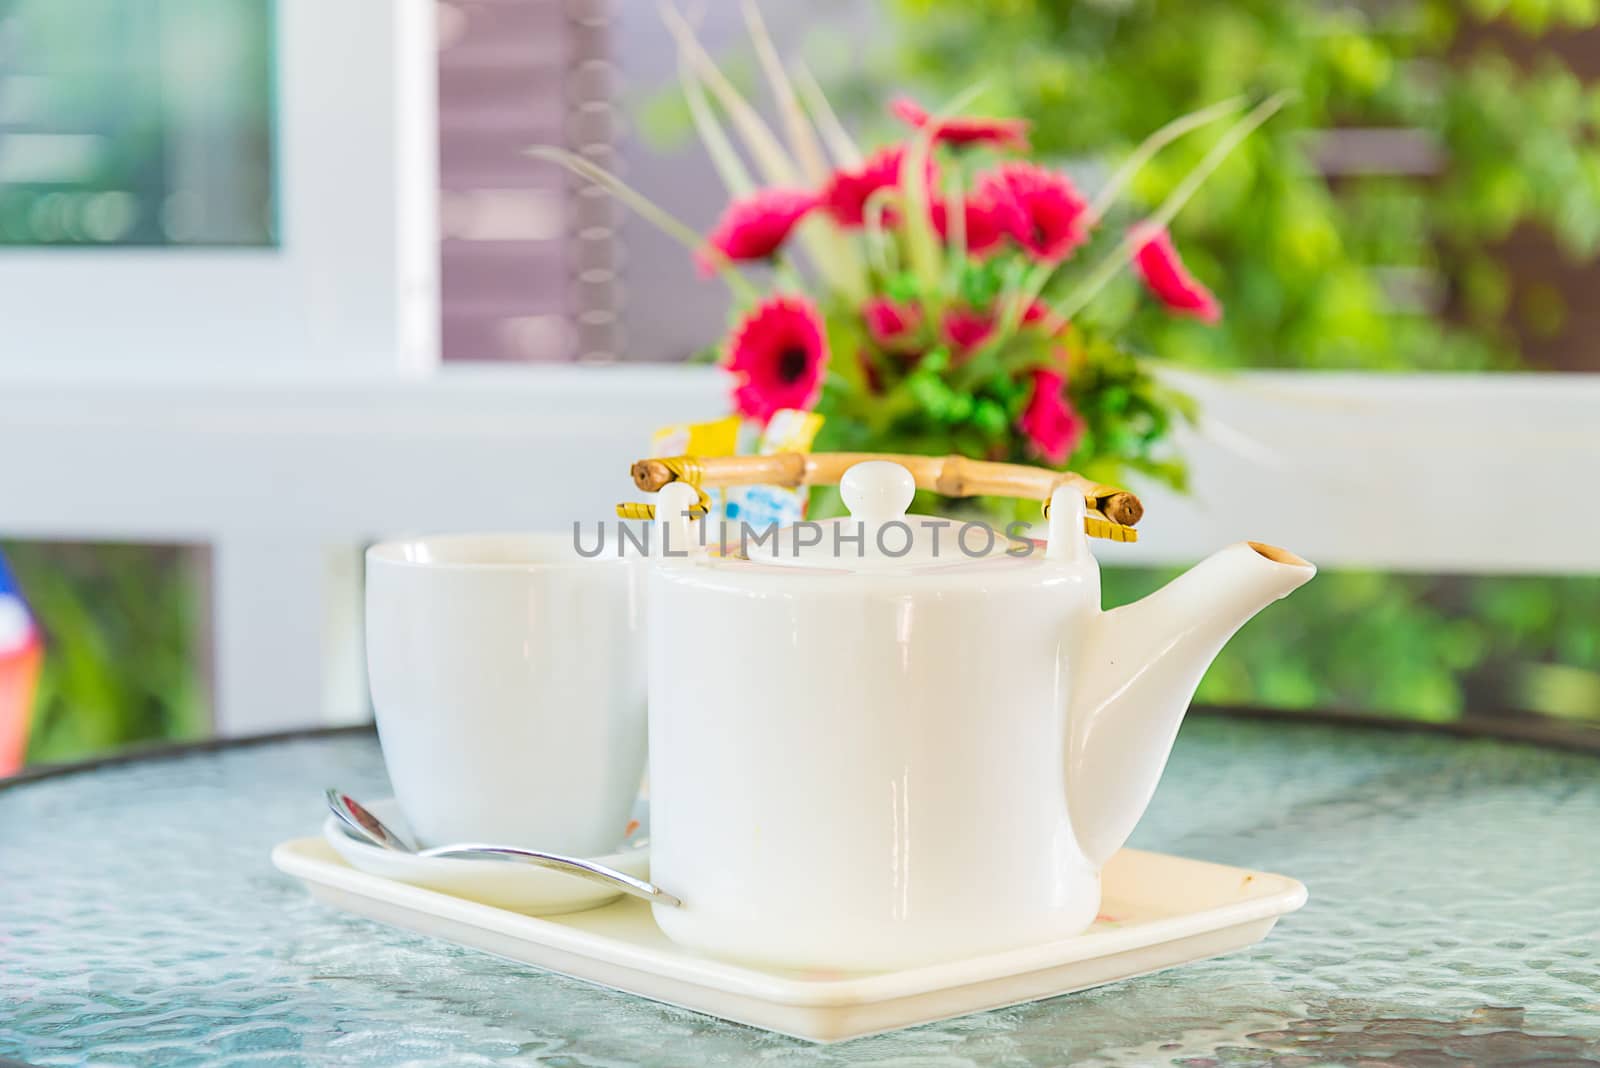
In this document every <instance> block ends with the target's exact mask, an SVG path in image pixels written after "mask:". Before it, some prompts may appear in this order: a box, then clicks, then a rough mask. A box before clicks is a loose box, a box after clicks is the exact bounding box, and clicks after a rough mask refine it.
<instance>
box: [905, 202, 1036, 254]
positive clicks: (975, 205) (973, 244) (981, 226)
mask: <svg viewBox="0 0 1600 1068" xmlns="http://www.w3.org/2000/svg"><path fill="white" fill-rule="evenodd" d="M962 207H963V208H964V209H965V210H964V211H963V212H962V217H963V219H964V220H965V222H966V240H967V252H968V253H969V254H971V255H973V256H984V255H987V254H988V253H990V252H993V251H995V250H996V249H997V248H999V247H1000V244H1001V242H1003V241H1004V240H1005V239H1006V238H1007V237H1009V236H1011V235H1012V234H1014V233H1016V232H1017V231H1018V230H1020V229H1021V228H1022V227H1023V226H1024V225H1026V220H1024V218H1023V216H1022V210H1021V209H1020V208H1019V207H1018V206H1017V202H1016V200H1015V199H1013V198H1012V197H1011V196H1009V195H1000V196H997V195H995V192H994V191H993V190H990V191H987V192H984V193H974V194H973V195H972V196H970V197H967V198H966V200H965V202H964V203H963V204H962ZM929 210H930V213H931V214H932V216H933V228H934V230H935V231H937V232H938V234H939V237H940V239H941V240H946V241H948V240H949V238H950V220H949V214H950V212H949V208H948V207H947V206H946V203H945V202H944V201H943V200H938V201H935V202H934V203H933V204H932V205H931V206H930V209H929Z"/></svg>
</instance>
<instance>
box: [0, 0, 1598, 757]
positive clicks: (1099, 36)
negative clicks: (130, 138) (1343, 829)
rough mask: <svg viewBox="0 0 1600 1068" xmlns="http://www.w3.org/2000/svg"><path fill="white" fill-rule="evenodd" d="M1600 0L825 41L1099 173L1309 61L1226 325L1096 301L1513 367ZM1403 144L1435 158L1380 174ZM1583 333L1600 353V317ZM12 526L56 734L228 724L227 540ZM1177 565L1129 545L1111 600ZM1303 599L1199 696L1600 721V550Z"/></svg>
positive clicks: (1118, 309) (872, 75)
mask: <svg viewBox="0 0 1600 1068" xmlns="http://www.w3.org/2000/svg"><path fill="white" fill-rule="evenodd" d="M49 2H50V3H52V4H53V3H54V0H49ZM190 2H191V3H193V0H190ZM15 7H16V0H8V2H6V3H0V13H3V12H6V11H9V10H12V9H14V8H15ZM175 9H176V8H175ZM1597 18H1600V0H1457V2H1452V0H1415V2H1410V3H1383V4H1375V3H1374V4H1344V5H1320V4H1301V3H1282V2H1279V0H884V3H883V6H882V8H881V21H882V23H883V29H885V30H886V31H887V32H884V33H879V34H876V35H875V37H876V39H877V40H878V41H879V43H878V45H876V46H875V47H874V49H873V50H872V55H871V56H870V59H869V61H868V62H866V63H863V64H860V65H859V66H858V67H857V68H856V69H855V70H854V71H852V72H839V71H834V72H832V76H831V77H830V76H829V75H830V72H829V71H828V69H827V66H826V64H825V63H821V62H817V63H815V66H816V67H817V68H818V70H819V73H822V74H823V75H824V77H825V78H826V79H827V80H828V81H829V83H830V94H831V95H833V96H834V98H835V102H836V103H838V104H841V105H845V106H848V105H849V104H850V103H851V102H852V101H853V102H854V109H853V110H854V112H855V114H856V116H857V118H858V119H860V120H862V121H863V122H866V121H869V120H868V116H869V115H870V116H871V117H872V120H874V121H879V122H883V121H885V120H883V118H882V105H883V102H884V100H885V99H886V96H887V93H888V92H889V91H891V90H898V89H901V88H904V87H911V88H913V89H915V90H916V91H917V92H918V93H919V94H920V95H922V96H924V97H925V99H926V102H928V103H930V104H938V103H939V102H941V101H943V100H946V99H949V98H950V97H952V96H954V95H955V94H957V93H958V92H960V91H962V90H964V89H966V88H967V87H969V86H971V85H974V84H980V83H981V85H982V86H983V95H982V97H981V98H980V101H979V103H978V104H977V105H975V106H974V109H975V110H982V111H987V112H992V113H995V114H1020V115H1023V116H1026V117H1028V118H1029V119H1031V120H1032V121H1033V123H1034V141H1035V144H1036V145H1037V147H1038V148H1039V149H1040V150H1041V152H1042V153H1044V154H1045V155H1046V156H1047V157H1054V158H1056V159H1057V160H1058V161H1061V162H1063V163H1065V164H1067V165H1069V166H1071V167H1072V168H1073V169H1074V170H1079V169H1084V170H1087V171H1088V172H1090V173H1093V172H1094V170H1095V168H1097V167H1098V168H1101V169H1102V170H1103V169H1104V168H1105V167H1107V166H1113V165H1115V163H1116V161H1117V160H1118V159H1119V158H1120V157H1121V156H1122V155H1123V154H1125V153H1126V152H1128V151H1130V150H1131V149H1132V147H1133V146H1134V145H1135V144H1137V142H1138V141H1139V140H1140V139H1141V138H1142V137H1143V136H1144V135H1145V134H1147V133H1149V132H1150V131H1151V130H1153V129H1155V128H1156V127H1158V126H1160V125H1161V124H1162V123H1163V122H1165V121H1167V120H1168V119H1170V118H1172V117H1173V116H1175V115H1178V114H1180V113H1183V112H1185V111H1189V110H1192V109H1194V108H1196V107H1199V106H1203V105H1205V104H1207V103H1210V102H1213V101H1215V100H1219V99H1222V98H1224V97H1227V96H1230V95H1232V94H1235V93H1239V92H1246V93H1252V94H1259V93H1262V92H1266V91H1271V90H1276V89H1279V88H1283V87H1294V88H1296V89H1297V90H1298V91H1299V94H1300V96H1299V100H1298V102H1297V103H1296V104H1295V105H1294V106H1293V107H1292V108H1290V109H1289V110H1288V111H1287V112H1286V113H1284V114H1283V115H1280V116H1278V117H1277V118H1276V119H1274V120H1273V122H1272V123H1271V124H1269V126H1268V127H1267V128H1266V130H1265V131H1264V132H1263V134H1261V135H1259V136H1257V137H1255V138H1252V139H1251V140H1250V141H1249V142H1248V143H1247V144H1246V145H1245V147H1244V148H1243V149H1242V150H1241V151H1240V153H1239V154H1238V155H1237V156H1236V157H1235V158H1234V159H1233V160H1232V161H1230V164H1229V165H1228V166H1227V167H1225V168H1224V169H1223V171H1222V172H1220V173H1219V174H1218V175H1217V176H1216V178H1215V179H1214V180H1213V181H1211V182H1210V183H1208V184H1207V186H1206V187H1205V189H1204V190H1203V191H1202V192H1201V194H1200V196H1199V197H1198V198H1196V200H1195V201H1194V202H1193V203H1192V204H1191V205H1190V207H1189V208H1188V209H1187V210H1186V211H1185V212H1184V213H1183V214H1182V215H1181V216H1180V217H1179V219H1178V221H1177V223H1176V224H1175V226H1174V228H1173V229H1174V234H1175V237H1176V240H1177V243H1178V245H1179V247H1180V248H1182V250H1183V253H1184V256H1185V258H1186V260H1187V261H1188V262H1189V264H1190V266H1191V267H1193V268H1194V270H1195V271H1196V272H1197V273H1198V274H1199V275H1200V276H1201V277H1202V278H1203V279H1205V280H1206V281H1207V282H1209V283H1211V284H1212V286H1213V288H1214V289H1215V290H1216V291H1217V292H1218V294H1219V296H1221V297H1222V299H1223V301H1224V303H1225V304H1226V306H1227V315H1226V318H1225V319H1224V322H1223V325H1222V328H1221V329H1218V330H1211V329H1206V328H1202V327H1197V326H1194V325H1192V324H1190V323H1187V322H1185V321H1182V320H1175V319H1170V318H1168V317H1166V316H1164V315H1162V314H1160V313H1159V312H1158V311H1153V310H1149V309H1150V305H1149V304H1145V305H1143V307H1144V308H1145V309H1146V310H1141V303H1140V302H1138V301H1136V300H1135V299H1134V293H1133V290H1132V287H1131V286H1129V287H1126V288H1123V289H1121V290H1117V289H1115V288H1114V289H1113V290H1112V291H1110V292H1108V294H1107V295H1106V299H1103V300H1101V301H1099V302H1098V303H1097V304H1096V305H1095V306H1094V315H1095V316H1096V317H1097V318H1098V319H1099V320H1101V321H1102V322H1103V323H1104V325H1105V326H1106V327H1107V328H1108V329H1113V330H1126V331H1127V335H1128V336H1129V337H1132V338H1134V339H1136V340H1137V341H1139V342H1140V344H1141V346H1142V347H1143V349H1144V350H1145V351H1147V352H1149V353H1152V354H1155V355H1158V356H1160V357H1162V358H1164V359H1171V360H1175V361H1180V362H1183V363H1185V364H1189V365H1197V366H1206V367H1213V368H1232V367H1241V366H1274V367H1287V368H1308V369H1328V368H1354V369H1374V370H1406V369H1422V370H1436V371H1479V370H1514V369H1517V368H1522V367H1527V366H1530V360H1529V353H1530V352H1532V351H1533V349H1534V346H1533V344H1532V343H1533V342H1539V343H1540V344H1541V345H1542V344H1543V342H1545V341H1548V340H1549V339H1551V338H1553V337H1556V336H1558V335H1560V334H1561V333H1562V332H1563V330H1564V329H1565V327H1566V325H1567V324H1568V323H1569V322H1570V320H1571V319H1572V318H1574V317H1575V313H1576V311H1577V309H1574V308H1571V307H1569V306H1568V305H1567V303H1566V302H1567V300H1568V298H1567V297H1566V296H1565V295H1564V294H1563V292H1562V291H1561V290H1560V289H1559V288H1558V287H1552V286H1550V285H1548V284H1544V283H1540V282H1537V281H1530V280H1529V279H1527V278H1526V277H1524V276H1523V274H1522V273H1519V272H1517V271H1516V270H1515V269H1514V264H1511V263H1509V262H1508V259H1507V256H1506V255H1505V243H1506V242H1507V240H1508V239H1511V238H1514V237H1516V236H1517V235H1518V234H1523V233H1527V232H1530V231H1531V232H1535V233H1540V234H1545V235H1548V237H1549V239H1550V241H1551V242H1552V243H1553V244H1554V245H1555V246H1556V247H1558V248H1559V249H1560V250H1562V254H1563V255H1565V256H1566V257H1568V258H1569V260H1570V261H1571V264H1572V266H1571V271H1572V272H1577V271H1578V270H1579V269H1580V268H1579V266H1578V265H1579V264H1581V263H1586V262H1590V261H1592V258H1593V256H1594V254H1595V251H1596V248H1597V246H1600V148H1597V145H1596V131H1597V128H1600V88H1597V87H1596V86H1595V85H1593V84H1585V82H1584V81H1583V80H1582V79H1581V78H1579V77H1578V76H1577V75H1576V74H1575V73H1574V72H1573V69H1572V66H1571V64H1570V62H1568V61H1567V60H1566V59H1564V58H1563V57H1564V56H1570V55H1578V56H1584V55H1587V56H1590V57H1592V58H1593V59H1594V60H1595V61H1596V66H1600V42H1597V40H1596V35H1595V34H1596V31H1594V30H1593V29H1592V27H1593V26H1594V24H1595V23H1596V21H1597ZM1580 30H1582V31H1583V32H1581V33H1580V32H1577V31H1580ZM840 51H846V50H840ZM744 58H745V59H747V57H744ZM813 58H814V59H822V58H825V57H822V56H816V57H813ZM741 65H743V66H746V67H751V68H752V69H753V65H751V64H748V63H746V62H744V59H742V58H741V57H734V62H733V65H732V68H731V69H733V70H734V71H736V72H737V71H738V70H739V69H740V67H741ZM1335 128H1346V129H1349V128H1358V129H1360V128H1380V129H1390V130H1394V129H1416V130H1420V131H1421V132H1422V134H1421V136H1420V137H1415V138H1409V139H1407V140H1405V141H1404V143H1403V144H1401V147H1400V149H1399V150H1398V153H1399V154H1398V156H1395V155H1394V152H1395V151H1396V150H1395V148H1394V145H1395V144H1396V142H1392V141H1391V142H1387V145H1388V147H1387V148H1386V147H1384V146H1383V144H1380V145H1379V147H1378V149H1377V150H1372V149H1371V147H1370V144H1369V147H1368V149H1364V150H1363V151H1375V156H1374V158H1372V159H1369V160H1368V161H1367V163H1362V162H1361V159H1360V155H1361V153H1360V152H1357V153H1356V154H1355V155H1356V157H1357V158H1355V159H1354V160H1352V159H1350V158H1345V159H1342V160H1341V159H1339V158H1336V157H1337V156H1338V154H1339V152H1340V151H1342V150H1341V149H1340V144H1341V142H1339V141H1338V140H1337V139H1336V138H1335V139H1330V138H1329V137H1328V136H1327V135H1326V133H1325V131H1327V130H1330V129H1335ZM1210 136H1214V132H1213V133H1208V134H1202V135H1199V136H1196V137H1194V138H1192V139H1190V140H1187V141H1185V142H1183V143H1181V144H1180V145H1178V146H1176V147H1175V148H1174V149H1172V150H1171V151H1169V152H1168V153H1166V154H1164V155H1163V156H1162V157H1161V158H1160V159H1159V160H1158V162H1157V165H1156V166H1154V167H1152V168H1151V169H1150V170H1149V171H1148V172H1147V173H1146V174H1145V175H1144V177H1143V178H1142V179H1141V181H1140V183H1139V184H1138V186H1137V188H1136V189H1135V191H1134V192H1135V194H1136V197H1137V198H1138V200H1140V201H1142V202H1143V203H1145V204H1150V203H1154V202H1155V201H1157V200H1159V199H1160V198H1161V196H1162V195H1163V194H1164V193H1165V192H1166V191H1167V190H1168V189H1169V188H1170V187H1171V185H1172V184H1173V183H1174V182H1175V181H1176V180H1177V178H1178V176H1179V175H1181V174H1182V173H1184V171H1185V170H1186V169H1187V168H1188V167H1189V166H1190V165H1191V164H1192V163H1193V161H1194V160H1195V159H1196V158H1198V156H1199V155H1200V154H1201V153H1203V152H1204V151H1205V150H1206V148H1207V147H1208V145H1209V143H1210V142H1209V140H1208V137H1210ZM1358 147H1359V146H1358ZM1396 159H1398V160H1399V162H1400V164H1402V166H1401V169H1402V170H1404V169H1407V168H1411V169H1414V170H1420V171H1422V172H1424V173H1414V174H1409V175H1407V174H1401V175H1396V174H1392V173H1379V171H1381V170H1383V169H1384V166H1388V167H1389V169H1391V170H1392V169H1393V164H1394V163H1395V162H1396ZM1380 165H1384V166H1380ZM1328 172H1338V173H1336V174H1331V175H1330V174H1329V173H1328ZM1352 172H1353V173H1352ZM1573 276H1574V277H1577V275H1576V274H1574V275H1573ZM1590 277H1591V278H1592V275H1591V276H1590ZM1578 289H1579V290H1580V291H1581V290H1582V286H1579V287H1578ZM714 325H716V324H708V330H709V329H711V328H712V326H714ZM1540 351H1545V350H1544V349H1543V348H1541V349H1540ZM1560 351H1563V352H1565V353H1566V354H1567V355H1566V357H1565V362H1563V363H1561V364H1560V365H1562V366H1567V367H1570V368H1584V369H1588V370H1592V371H1600V360H1597V359H1596V355H1595V354H1596V352H1597V351H1600V339H1597V338H1594V337H1592V336H1590V337H1578V338H1575V339H1573V343H1572V344H1569V345H1567V346H1566V347H1565V348H1564V349H1561V350H1560ZM3 549H4V551H5V552H6V553H7V554H8V556H9V558H10V559H11V561H12V563H13V565H14V569H15V571H16V573H17V577H18V580H19V581H20V583H21V585H22V587H23V589H24V592H25V593H26V595H27V596H28V598H29V599H30V601H31V603H32V606H33V609H34V611H35V613H36V615H37V616H38V618H39V619H40V622H41V625H42V627H43V629H44V631H45V639H46V642H47V643H48V644H47V655H46V658H45V667H44V680H43V684H42V687H41V691H40V695H39V702H38V708H37V712H36V717H35V728H34V732H33V739H32V745H31V749H30V756H31V758H32V759H35V760H56V759H68V758H72V757H77V756H83V755H88V754H90V753H93V752H96V751H100V750H104V749H107V748H111V747H114V746H117V745H121V744H126V743H129V742H135V741H141V740H147V739H155V738H172V737H190V736H194V735H196V734H199V733H201V732H203V731H204V730H205V728H206V723H207V703H208V698H207V687H206V684H205V661H206V631H205V580H204V561H203V556H197V555H196V554H194V553H192V552H190V551H187V550H183V549H178V548H153V547H136V546H79V545H48V544H42V543H15V542H8V543H4V545H3ZM1166 577H1168V576H1167V574H1166V573H1163V572H1157V571H1132V570H1114V571H1111V572H1108V574H1107V576H1106V600H1107V603H1108V604H1117V603H1122V602H1124V601H1127V600H1131V599H1133V598H1134V597H1137V596H1139V595H1141V594H1142V593H1143V592H1146V591H1147V590H1149V589H1152V588H1154V586H1156V585H1157V584H1159V583H1160V582H1161V581H1164V580H1165V579H1166ZM1294 606H1295V609H1294V610H1293V611H1287V610H1285V611H1279V612H1272V613H1268V614H1266V615H1264V616H1263V617H1261V618H1259V619H1258V620H1256V621H1254V622H1252V623H1250V624H1248V625H1247V626H1246V627H1245V629H1244V630H1243V631H1241V632H1240V634H1239V635H1238V636H1237V637H1236V638H1235V639H1234V640H1233V641H1232V642H1231V643H1230V644H1229V646H1228V647H1227V649H1225V650H1224V652H1223V654H1222V656H1221V657H1220V658H1219V659H1218V661H1217V663H1216V665H1215V666H1214V667H1213V668H1212V670H1211V672H1210V673H1209V674H1208V675H1207V677H1206V679H1205V681H1204V683H1203V684H1202V686H1201V690H1200V699H1201V700H1204V701H1210V702H1217V703H1241V704H1259V705H1272V706H1279V707H1287V708H1306V707H1312V706H1323V707H1338V708H1356V709H1368V710H1374V711H1379V712H1383V713H1387V714H1392V715H1400V716H1413V717H1420V718H1425V719H1449V718H1453V717H1456V716H1459V715H1461V714H1462V713H1463V712H1465V711H1467V710H1469V709H1470V710H1472V711H1474V712H1479V713H1484V712H1491V711H1497V710H1502V711H1508V712H1512V713H1515V712H1518V711H1523V712H1526V711H1532V712H1540V713H1544V714H1547V715H1557V716H1563V717H1567V718H1571V719H1576V720H1584V721H1594V722H1600V577H1597V576H1580V577H1569V578H1523V577H1515V578H1512V577H1481V578H1480V577H1473V578H1467V577H1461V576H1434V575H1426V576H1424V575H1388V574H1376V573H1358V572H1324V574H1323V575H1322V576H1320V577H1319V578H1318V580H1317V581H1316V582H1314V583H1312V584H1311V585H1309V586H1308V587H1306V588H1305V589H1304V590H1302V591H1301V592H1299V593H1298V594H1296V597H1295V601H1294Z"/></svg>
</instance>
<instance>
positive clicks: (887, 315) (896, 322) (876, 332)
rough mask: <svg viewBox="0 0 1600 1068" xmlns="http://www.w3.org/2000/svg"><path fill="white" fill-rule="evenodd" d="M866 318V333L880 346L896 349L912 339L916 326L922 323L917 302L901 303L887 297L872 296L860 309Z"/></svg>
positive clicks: (920, 309)
mask: <svg viewBox="0 0 1600 1068" xmlns="http://www.w3.org/2000/svg"><path fill="white" fill-rule="evenodd" d="M861 317H862V318H863V319H864V320H866V323H867V333H868V334H870V335H872V340H874V341H876V342H877V343H878V345H879V347H880V348H885V349H897V348H900V347H902V346H904V345H905V344H906V342H908V341H912V340H914V335H915V334H916V331H917V328H918V327H920V326H921V325H922V307H921V305H918V304H901V303H899V302H897V301H893V300H890V299H889V298H888V297H873V298H872V299H871V300H869V301H867V303H866V304H865V305H864V306H863V307H862V309H861Z"/></svg>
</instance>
